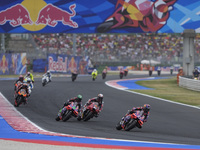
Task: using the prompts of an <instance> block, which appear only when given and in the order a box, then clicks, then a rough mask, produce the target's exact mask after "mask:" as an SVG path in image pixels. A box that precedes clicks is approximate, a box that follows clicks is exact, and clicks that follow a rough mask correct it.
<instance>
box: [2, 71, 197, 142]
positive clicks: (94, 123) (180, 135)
mask: <svg viewBox="0 0 200 150" xmlns="http://www.w3.org/2000/svg"><path fill="white" fill-rule="evenodd" d="M138 77H145V76H141V75H140V76H139V75H128V77H126V79H127V78H138ZM114 79H119V76H107V77H106V79H105V80H103V79H101V77H100V76H98V78H97V80H96V81H92V79H91V77H90V76H81V77H80V76H78V79H77V80H76V81H75V82H72V81H71V78H69V77H53V81H52V82H51V83H49V84H48V85H46V86H45V87H42V84H41V79H40V78H36V79H35V84H34V89H33V91H32V94H31V96H30V98H29V102H28V105H21V106H20V107H19V108H17V110H18V111H20V112H21V113H22V114H23V115H24V116H26V117H27V118H28V119H29V120H31V121H32V122H34V123H35V124H37V125H38V126H39V127H41V128H43V129H45V130H48V131H52V132H58V133H65V134H72V135H82V136H90V137H102V138H114V139H126V140H139V141H152V142H164V143H178V144H192V145H199V143H200V129H199V127H200V109H196V108H193V107H188V106H184V105H179V104H175V103H170V102H166V101H162V100H158V99H154V98H151V97H147V96H142V95H138V94H133V93H130V92H126V91H122V90H118V89H115V88H111V87H109V86H107V85H106V84H105V81H108V80H114ZM13 83H14V80H3V81H0V91H1V93H2V94H3V95H4V96H5V97H6V98H7V99H8V100H9V101H10V103H12V104H13V103H14V99H13V93H14V92H13V90H14V85H13ZM99 93H102V94H103V95H104V108H103V110H102V112H101V114H100V115H99V117H98V118H93V119H91V120H89V121H88V122H83V121H81V122H79V121H77V120H76V119H75V118H71V119H70V120H68V121H67V122H62V121H59V122H57V121H55V117H56V116H57V113H58V110H59V109H60V108H61V107H62V105H63V103H64V101H66V100H67V99H68V98H71V97H74V96H77V95H78V94H81V95H82V96H83V104H85V102H86V101H87V100H88V99H89V98H92V97H95V96H97V95H98V94H99ZM144 103H149V104H150V105H151V111H150V117H149V119H148V122H147V123H144V126H143V128H142V129H137V128H135V129H133V130H131V131H128V132H127V131H118V130H116V129H115V125H116V124H117V122H118V121H120V119H121V118H122V116H124V114H125V113H126V112H127V110H129V109H131V108H132V107H133V106H142V105H143V104H144Z"/></svg>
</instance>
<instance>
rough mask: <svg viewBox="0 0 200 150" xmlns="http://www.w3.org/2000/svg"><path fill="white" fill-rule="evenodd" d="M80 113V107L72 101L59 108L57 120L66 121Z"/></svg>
mask: <svg viewBox="0 0 200 150" xmlns="http://www.w3.org/2000/svg"><path fill="white" fill-rule="evenodd" d="M78 114H79V113H78V107H77V105H76V103H75V102H72V103H71V104H69V105H67V106H65V107H63V108H62V109H60V110H59V112H58V116H57V117H56V121H59V120H62V121H63V122H66V121H67V120H69V119H70V118H71V117H77V116H78Z"/></svg>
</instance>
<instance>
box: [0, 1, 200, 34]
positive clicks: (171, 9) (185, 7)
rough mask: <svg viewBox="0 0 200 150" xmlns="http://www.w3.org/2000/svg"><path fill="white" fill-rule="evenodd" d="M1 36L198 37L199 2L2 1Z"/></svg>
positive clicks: (0, 13) (0, 10)
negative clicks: (188, 32)
mask: <svg viewBox="0 0 200 150" xmlns="http://www.w3.org/2000/svg"><path fill="white" fill-rule="evenodd" d="M0 6H1V7H0V32H1V33H52V32H53V33H142V32H149V33H151V32H157V33H182V32H183V31H184V29H194V30H195V31H196V32H197V33H200V16H199V15H200V9H199V6H200V1H199V0H192V1H188V0H98V1H95V0H87V1H84V0H82V1H81V0H68V1H64V0H54V1H52V0H9V1H6V0H4V1H3V0H2V1H0Z"/></svg>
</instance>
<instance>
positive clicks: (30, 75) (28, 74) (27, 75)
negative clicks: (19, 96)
mask: <svg viewBox="0 0 200 150" xmlns="http://www.w3.org/2000/svg"><path fill="white" fill-rule="evenodd" d="M27 77H29V78H30V79H31V81H32V82H33V83H34V78H33V74H32V73H30V72H27V74H26V76H25V78H27Z"/></svg>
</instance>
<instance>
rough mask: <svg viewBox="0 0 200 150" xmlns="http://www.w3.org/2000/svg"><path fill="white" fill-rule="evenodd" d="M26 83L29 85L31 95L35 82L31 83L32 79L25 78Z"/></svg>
mask: <svg viewBox="0 0 200 150" xmlns="http://www.w3.org/2000/svg"><path fill="white" fill-rule="evenodd" d="M24 83H27V85H28V91H29V94H31V92H32V89H33V82H32V81H31V79H30V78H25V79H24Z"/></svg>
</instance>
